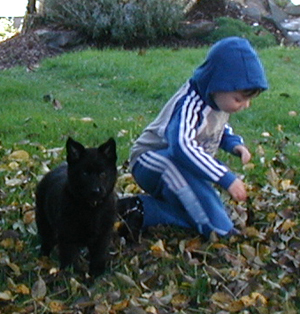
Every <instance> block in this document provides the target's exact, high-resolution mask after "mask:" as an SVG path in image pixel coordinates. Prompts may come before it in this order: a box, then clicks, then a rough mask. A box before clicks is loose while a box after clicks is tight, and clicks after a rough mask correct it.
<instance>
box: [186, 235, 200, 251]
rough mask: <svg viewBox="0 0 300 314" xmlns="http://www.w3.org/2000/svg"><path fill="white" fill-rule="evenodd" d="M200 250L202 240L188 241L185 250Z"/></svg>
mask: <svg viewBox="0 0 300 314" xmlns="http://www.w3.org/2000/svg"><path fill="white" fill-rule="evenodd" d="M200 248H201V240H200V238H194V239H191V240H190V241H187V242H186V245H185V249H186V251H188V252H195V251H197V250H200Z"/></svg>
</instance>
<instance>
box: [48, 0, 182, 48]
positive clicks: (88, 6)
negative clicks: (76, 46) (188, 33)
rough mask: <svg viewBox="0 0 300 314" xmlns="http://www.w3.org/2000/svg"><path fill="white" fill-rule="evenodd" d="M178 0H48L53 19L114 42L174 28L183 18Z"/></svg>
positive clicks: (154, 37) (147, 37) (155, 36)
mask: <svg viewBox="0 0 300 314" xmlns="http://www.w3.org/2000/svg"><path fill="white" fill-rule="evenodd" d="M181 3H182V1H181V0H164V1H161V0H142V1H141V0H139V1H138V0H128V1H124V0H72V1H70V0H48V1H45V4H44V12H45V15H46V17H47V19H49V20H50V21H52V22H55V23H57V24H61V25H64V26H66V27H69V28H71V29H76V30H78V31H81V32H82V33H84V34H85V35H86V36H87V37H88V38H91V39H93V40H98V41H100V42H101V41H110V42H114V43H121V44H124V43H128V42H129V43H130V42H136V41H139V40H143V41H153V40H157V39H158V38H160V37H164V36H167V35H170V34H173V33H175V32H176V30H177V28H178V24H179V22H180V21H181V19H182V18H183V9H182V6H181Z"/></svg>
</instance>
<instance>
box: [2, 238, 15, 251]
mask: <svg viewBox="0 0 300 314" xmlns="http://www.w3.org/2000/svg"><path fill="white" fill-rule="evenodd" d="M0 245H1V246H2V247H4V248H5V249H12V248H14V246H15V240H14V239H13V238H6V239H4V240H2V241H1V242H0Z"/></svg>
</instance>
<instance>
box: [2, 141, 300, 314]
mask: <svg viewBox="0 0 300 314" xmlns="http://www.w3.org/2000/svg"><path fill="white" fill-rule="evenodd" d="M28 145H36V148H37V151H40V152H41V156H42V157H37V155H34V156H30V154H29V153H28V152H27V151H26V148H25V149H20V150H15V151H11V150H6V149H5V148H4V147H2V148H1V156H2V158H1V159H2V163H1V169H0V170H1V171H0V174H1V176H2V179H3V181H4V182H5V184H4V186H3V189H2V190H1V193H0V201H1V207H0V219H1V229H0V236H1V238H0V264H1V267H0V282H1V284H0V309H1V310H0V312H1V313H3V314H8V313H95V314H98V313H99V314H101V313H109V314H115V313H125V314H126V313H137V314H139V313H154V314H156V313H157V314H161V313H219V314H221V313H222V314H224V313H262V314H264V313H272V314H273V313H299V309H300V298H299V297H300V292H299V289H298V286H299V263H300V253H299V247H300V226H299V216H298V204H299V189H298V187H297V186H295V185H294V183H293V180H294V173H293V171H292V169H290V168H289V166H288V164H289V162H288V160H287V159H286V157H283V156H282V155H281V154H278V155H277V156H275V157H274V158H273V160H272V163H269V164H264V165H263V167H264V169H265V174H266V178H267V181H266V183H264V184H263V185H262V184H259V183H257V182H256V181H255V182H248V184H247V187H248V193H249V199H248V201H247V202H246V203H236V202H233V201H232V200H231V199H229V198H228V196H226V195H225V194H224V196H223V197H224V201H225V202H226V204H227V205H228V208H229V209H230V214H231V217H232V219H233V220H234V221H235V224H236V225H237V227H238V228H239V229H240V230H242V235H240V236H234V237H231V238H230V239H222V238H218V237H217V236H216V235H214V234H213V235H212V236H211V239H210V240H209V241H205V240H204V239H203V238H202V237H201V236H199V235H197V234H196V233H195V232H193V231H191V230H184V229H179V228H173V227H162V226H159V227H156V228H152V229H149V230H148V231H147V232H145V233H144V234H143V235H142V236H141V238H140V241H139V242H138V243H134V242H126V241H125V240H124V239H123V238H119V237H118V235H117V233H115V235H114V240H113V243H112V246H111V248H110V259H109V267H108V270H107V272H106V273H105V275H104V276H102V277H100V278H98V279H96V280H95V281H93V280H92V279H91V278H89V277H88V276H87V275H86V273H85V269H86V266H87V265H86V262H85V259H84V258H82V261H81V266H80V267H81V268H80V269H81V270H80V271H73V270H72V269H71V270H68V271H66V272H60V271H59V269H58V263H57V257H56V256H55V253H54V254H53V256H52V258H51V259H44V258H39V257H38V245H39V244H38V240H37V236H36V227H35V222H34V189H35V185H36V182H37V181H38V180H39V179H40V176H38V175H37V174H40V175H42V174H43V173H45V172H47V171H48V170H49V169H48V167H50V166H51V167H52V165H55V164H57V163H58V162H59V161H60V160H62V159H63V158H64V157H63V150H62V149H61V148H55V149H46V148H45V147H42V146H40V145H39V144H36V143H28ZM278 145H279V146H280V145H281V144H280V143H279V144H278ZM262 149H263V148H261V150H262ZM284 158H285V160H284ZM283 160H284V161H283ZM253 167H261V165H253ZM119 170H120V176H119V180H118V183H117V190H118V192H119V193H120V194H123V195H128V194H135V193H138V192H139V188H138V187H137V185H136V184H135V182H134V181H133V179H132V177H131V175H130V174H129V173H128V171H127V168H126V166H124V167H121V168H120V169H119ZM117 226H118V224H116V227H117ZM84 253H85V252H83V255H84Z"/></svg>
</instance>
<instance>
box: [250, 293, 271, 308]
mask: <svg viewBox="0 0 300 314" xmlns="http://www.w3.org/2000/svg"><path fill="white" fill-rule="evenodd" d="M251 297H252V298H253V299H255V300H256V301H258V302H259V303H258V304H257V305H266V304H267V303H268V302H267V299H266V298H265V296H263V295H262V294H261V293H258V292H252V293H251Z"/></svg>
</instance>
